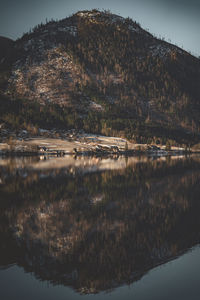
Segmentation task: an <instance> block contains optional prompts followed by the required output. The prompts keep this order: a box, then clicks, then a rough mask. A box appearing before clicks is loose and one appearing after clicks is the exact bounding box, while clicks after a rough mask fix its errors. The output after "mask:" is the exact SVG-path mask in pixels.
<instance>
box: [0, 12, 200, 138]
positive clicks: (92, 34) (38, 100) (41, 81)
mask: <svg viewBox="0 0 200 300" xmlns="http://www.w3.org/2000/svg"><path fill="white" fill-rule="evenodd" d="M14 49H15V51H14V54H13V55H12V57H10V56H9V59H8V61H10V66H11V67H8V68H7V74H8V69H9V68H10V72H11V73H9V74H11V75H10V77H9V80H8V81H7V85H5V82H4V85H3V86H2V93H3V94H4V97H2V99H1V107H5V108H4V109H3V110H2V111H1V114H0V119H1V122H6V124H7V125H9V126H14V127H17V128H18V127H20V128H21V127H23V126H27V123H29V125H33V126H43V127H62V128H66V129H68V128H77V129H84V130H85V131H87V132H93V133H101V134H105V135H117V136H123V137H127V138H128V139H130V140H132V141H136V142H141V143H143V142H152V141H158V142H159V143H166V141H167V140H168V139H171V140H174V141H175V142H177V143H179V144H187V143H197V142H198V141H199V139H200V85H199V82H200V60H199V59H197V58H195V57H193V56H192V55H190V54H189V53H187V52H185V51H183V50H182V49H180V48H178V47H176V46H174V45H171V44H169V43H166V42H165V41H162V40H158V39H157V38H155V37H153V36H152V35H151V34H150V33H148V32H146V31H145V30H143V29H142V28H141V27H140V25H139V24H137V23H136V22H134V21H132V20H131V19H129V18H126V19H124V18H122V17H119V16H116V15H113V14H111V13H110V12H107V11H103V12H100V11H97V10H93V11H83V12H78V13H76V14H74V15H73V16H71V17H69V18H66V19H63V20H61V21H59V22H55V21H50V22H48V23H47V24H44V25H43V24H41V25H39V26H36V27H35V28H34V29H33V30H32V31H30V32H29V33H27V34H25V35H24V36H23V37H22V38H21V39H19V40H17V41H16V42H15V45H14ZM2 74H5V70H4V71H2V70H1V77H3V76H4V75H2ZM6 76H7V75H6ZM4 79H5V77H4ZM6 80H7V77H6ZM5 97H6V99H5ZM10 99H14V101H13V100H10ZM16 99H23V100H17V102H16ZM8 103H9V104H8ZM44 104H45V106H44Z"/></svg>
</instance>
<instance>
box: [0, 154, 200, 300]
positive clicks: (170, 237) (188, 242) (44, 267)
mask: <svg viewBox="0 0 200 300" xmlns="http://www.w3.org/2000/svg"><path fill="white" fill-rule="evenodd" d="M199 182H200V156H198V155H193V156H188V157H184V156H173V157H157V156H149V157H148V156H140V157H122V156H121V157H118V156H116V157H107V158H103V157H73V156H65V157H60V158H55V157H44V156H41V157H37V156H36V157H19V158H0V240H1V242H0V295H1V297H0V298H1V299H2V300H4V299H5V300H14V299H29V300H32V299H43V300H45V299H48V300H51V299H52V300H53V299H58V300H64V299H80V298H81V299H93V298H94V299H96V300H97V299H121V298H124V299H139V300H143V299H148V300H149V299H154V300H155V299H162V300H163V299H164V300H165V299H170V300H173V299H174V300H175V299H182V300H184V299H190V300H197V299H199V294H200V280H199V274H200V247H199V242H200V217H199V216H200V201H199V200H200V197H199V195H200V185H199Z"/></svg>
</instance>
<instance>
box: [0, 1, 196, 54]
mask: <svg viewBox="0 0 200 300" xmlns="http://www.w3.org/2000/svg"><path fill="white" fill-rule="evenodd" d="M93 8H99V9H102V8H104V9H110V10H111V12H113V13H116V14H119V15H121V16H122V17H128V16H129V17H131V18H132V19H133V20H136V21H137V22H139V23H140V24H141V25H142V27H143V28H144V29H146V28H148V29H149V31H150V32H151V33H153V34H155V35H156V36H158V37H159V36H161V37H165V39H166V40H169V39H170V40H171V42H172V43H176V44H177V45H178V46H180V47H183V48H184V49H185V50H187V51H191V52H192V54H194V55H196V56H200V36H199V31H200V0H190V1H189V0H121V1H119V0H0V35H1V36H7V37H10V38H12V39H16V38H18V37H20V36H21V35H22V34H23V33H24V32H27V31H28V30H29V29H30V28H32V27H34V26H35V25H37V24H38V23H41V22H45V19H46V18H48V19H51V18H54V19H62V18H65V17H67V16H69V15H70V14H72V13H75V12H77V11H78V10H83V9H93Z"/></svg>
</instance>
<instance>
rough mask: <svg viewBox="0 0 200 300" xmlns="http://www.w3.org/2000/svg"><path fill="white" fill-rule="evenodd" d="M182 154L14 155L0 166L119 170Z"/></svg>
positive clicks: (195, 156) (196, 158)
mask: <svg viewBox="0 0 200 300" xmlns="http://www.w3.org/2000/svg"><path fill="white" fill-rule="evenodd" d="M190 157H192V158H193V159H194V160H196V161H198V162H199V161H200V156H199V155H192V156H190ZM184 158H185V156H184V155H176V156H147V155H141V156H131V157H126V156H118V157H107V158H103V157H87V156H86V157H85V156H77V157H75V156H72V155H69V156H64V157H55V156H52V157H51V156H48V157H44V156H40V157H15V158H0V167H9V166H12V168H14V169H15V168H16V169H18V168H26V169H32V170H51V169H52V170H53V169H54V170H55V169H70V168H79V169H82V170H84V171H88V172H96V171H105V170H120V169H124V168H126V167H128V166H131V165H135V164H138V163H147V162H151V161H154V160H156V161H158V162H159V161H163V162H167V161H169V160H174V161H175V160H181V159H184Z"/></svg>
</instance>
